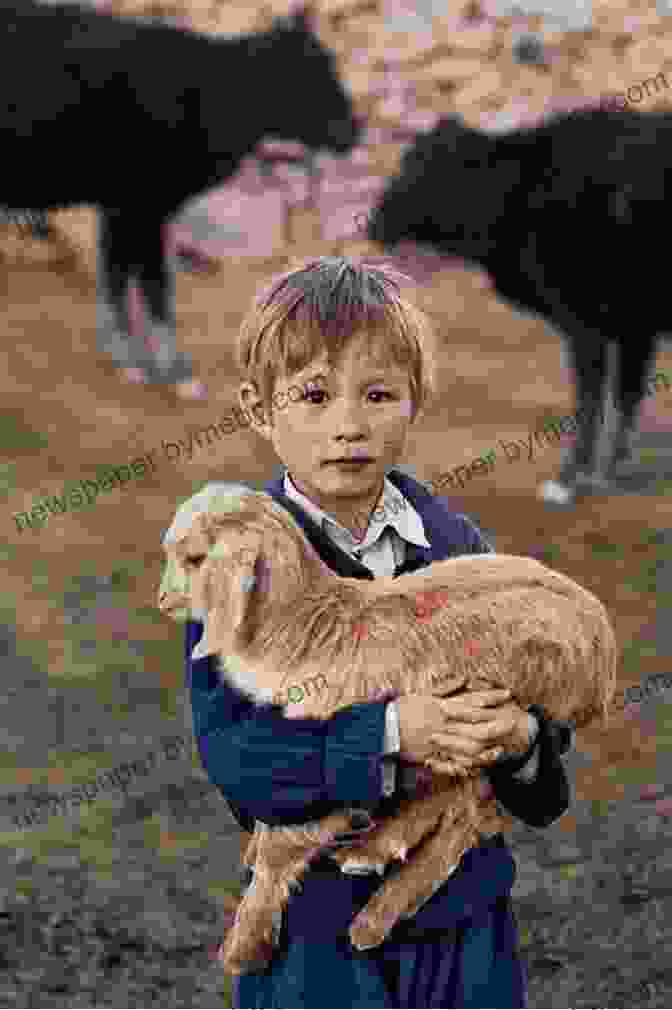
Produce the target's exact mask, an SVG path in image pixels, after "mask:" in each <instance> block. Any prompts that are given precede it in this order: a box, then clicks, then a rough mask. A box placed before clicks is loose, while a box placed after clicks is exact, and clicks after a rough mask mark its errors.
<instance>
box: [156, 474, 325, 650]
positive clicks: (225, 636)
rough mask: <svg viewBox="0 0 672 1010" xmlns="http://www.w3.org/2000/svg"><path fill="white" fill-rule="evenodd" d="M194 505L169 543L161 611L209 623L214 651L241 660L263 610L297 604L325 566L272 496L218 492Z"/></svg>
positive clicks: (208, 640) (208, 637)
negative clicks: (297, 600)
mask: <svg viewBox="0 0 672 1010" xmlns="http://www.w3.org/2000/svg"><path fill="white" fill-rule="evenodd" d="M196 507H198V508H201V509H202V511H192V512H191V514H190V515H189V516H188V517H187V516H184V517H183V521H182V523H181V524H178V525H177V527H174V528H173V530H172V531H171V532H172V533H173V537H172V538H168V537H167V538H166V542H165V544H164V547H165V551H166V555H167V562H168V563H167V568H166V572H165V575H164V579H163V581H162V583H161V589H160V591H159V608H160V609H161V610H162V611H163V612H164V613H167V614H168V615H169V616H171V617H173V619H175V620H186V619H188V618H189V616H192V617H194V618H195V617H198V618H200V619H201V620H204V622H205V624H206V628H205V633H204V639H205V641H204V645H205V644H206V643H207V651H208V652H213V653H218V654H220V655H223V656H227V655H229V656H240V655H241V653H242V652H243V651H244V650H245V648H246V647H247V646H249V644H250V642H251V641H252V640H253V638H254V633H255V630H256V629H257V628H258V627H259V626H260V624H261V623H263V620H264V615H265V613H266V612H268V611H269V610H270V608H272V607H273V608H276V607H278V606H281V607H282V608H286V607H291V604H292V600H294V599H295V598H296V597H297V596H298V595H300V594H302V593H304V592H305V591H306V589H307V587H308V585H310V584H311V583H312V582H313V581H314V580H315V578H316V576H317V577H319V576H320V575H323V574H324V569H325V568H326V566H324V565H323V563H322V562H321V561H320V559H319V557H318V556H317V554H316V552H315V551H314V550H313V549H312V548H311V547H310V545H309V544H308V543H307V541H306V539H305V538H304V535H303V532H302V530H301V529H300V527H299V526H298V524H297V523H296V522H295V520H294V519H293V518H292V516H291V515H290V514H289V513H288V512H287V511H286V510H285V509H283V508H282V507H281V506H279V505H278V504H276V502H274V501H273V499H272V498H270V497H269V496H268V495H266V494H263V493H260V492H255V491H251V490H250V489H248V488H245V489H244V490H243V492H241V491H239V490H236V491H221V490H218V491H217V492H216V493H215V494H213V495H212V496H211V497H210V499H209V500H208V501H207V502H204V503H203V505H197V506H196ZM187 524H188V525H187ZM327 571H328V569H327Z"/></svg>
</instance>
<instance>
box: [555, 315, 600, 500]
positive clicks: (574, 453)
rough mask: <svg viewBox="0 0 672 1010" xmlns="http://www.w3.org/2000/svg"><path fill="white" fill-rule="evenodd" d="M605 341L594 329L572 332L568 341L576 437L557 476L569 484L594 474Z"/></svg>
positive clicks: (563, 482) (562, 481)
mask: <svg viewBox="0 0 672 1010" xmlns="http://www.w3.org/2000/svg"><path fill="white" fill-rule="evenodd" d="M607 349H608V344H607V341H606V340H603V339H600V337H599V335H598V334H596V333H594V332H589V331H587V332H584V333H580V334H578V335H577V336H575V337H574V338H573V339H572V340H571V341H570V345H569V351H570V357H571V362H572V366H573V368H574V375H575V382H576V441H575V443H574V445H573V446H572V447H571V449H569V450H568V451H567V452H566V453H565V455H564V459H563V461H562V465H561V468H560V475H559V479H560V482H561V483H562V484H573V483H575V482H576V481H577V479H584V478H585V479H590V478H591V477H597V476H598V473H597V471H598V467H599V459H598V447H599V439H600V432H601V427H602V421H603V418H604V400H605V395H606V381H607V365H608V350H607Z"/></svg>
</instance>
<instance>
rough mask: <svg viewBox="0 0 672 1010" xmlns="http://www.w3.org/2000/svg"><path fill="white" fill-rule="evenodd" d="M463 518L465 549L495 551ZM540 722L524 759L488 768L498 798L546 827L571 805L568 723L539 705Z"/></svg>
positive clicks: (527, 819)
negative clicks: (565, 760) (564, 759)
mask: <svg viewBox="0 0 672 1010" xmlns="http://www.w3.org/2000/svg"><path fill="white" fill-rule="evenodd" d="M461 518H462V519H463V520H464V548H465V549H464V553H465V554H494V553H495V551H494V548H493V547H492V546H491V545H490V544H489V543H488V542H487V540H486V539H485V537H484V536H483V534H482V533H481V531H480V530H479V528H478V526H477V525H476V524H475V523H474V522H472V520H470V519H469V518H468V517H467V516H462V517H461ZM533 708H534V715H535V716H536V717H537V721H538V723H539V732H538V735H537V736H536V740H535V745H534V746H533V747H532V748H531V750H530V751H529V752H528V754H526V755H525V756H524V757H523V758H522V759H510V760H506V761H502V760H500V761H499V762H498V763H496V764H494V765H491V766H490V767H489V768H487V769H486V771H487V773H488V777H489V779H490V782H491V785H492V788H493V790H494V793H495V796H496V798H497V799H498V800H499V802H500V803H501V804H502V806H503V807H506V809H507V810H508V811H509V812H510V813H511V814H513V816H514V817H518V818H519V819H520V820H521V821H523V822H524V823H525V824H529V825H531V826H532V827H534V828H547V827H548V826H549V825H550V824H552V823H553V822H554V821H557V819H558V818H559V817H562V815H563V814H564V813H565V811H566V810H567V809H568V808H569V805H570V789H569V782H568V780H567V774H566V772H565V768H564V765H563V763H562V761H561V760H560V754H561V753H563V752H564V750H567V749H568V747H569V744H567V746H563V745H564V743H565V741H564V737H563V729H564V728H565V727H566V724H564V723H559V722H552V721H551V720H548V719H547V717H546V716H545V715H544V713H543V712H542V710H540V709H538V708H537V707H536V706H533Z"/></svg>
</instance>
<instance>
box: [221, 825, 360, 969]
mask: <svg viewBox="0 0 672 1010" xmlns="http://www.w3.org/2000/svg"><path fill="white" fill-rule="evenodd" d="M350 827H351V819H350V816H349V815H348V814H347V813H338V814H331V815H330V816H329V817H325V818H324V819H323V820H321V821H320V822H319V823H318V824H316V825H313V826H308V825H296V826H295V827H291V828H275V829H273V830H269V829H268V828H265V827H264V828H262V829H261V830H260V831H259V832H258V833H257V831H255V838H254V840H253V843H251V845H252V844H254V842H255V840H256V863H255V869H254V881H253V883H252V885H251V886H250V888H249V889H248V891H247V893H246V894H245V897H244V898H243V900H242V901H241V903H240V905H239V906H238V911H237V913H236V919H235V922H234V924H233V926H232V927H231V929H230V930H229V932H228V934H227V937H226V940H225V942H224V945H223V949H222V963H223V965H224V968H225V970H226V971H227V972H228V973H229V974H231V975H240V974H242V973H243V972H247V971H250V970H252V969H251V966H252V965H254V966H255V969H256V970H259V966H262V965H263V964H265V963H267V962H268V960H269V958H270V956H271V954H272V951H273V921H274V913H275V914H281V913H282V910H283V909H284V907H285V905H286V903H287V901H288V899H289V895H290V893H291V891H292V890H293V889H295V888H296V887H298V886H299V885H300V881H301V878H302V877H303V875H304V874H305V872H306V869H307V868H308V865H309V863H310V860H311V859H312V858H313V857H314V856H316V855H317V853H318V851H319V850H320V849H322V848H324V847H325V845H327V844H328V842H329V841H330V840H331V839H332V838H333V836H334V835H335V834H338V833H340V832H343V831H347V830H348V829H350ZM249 854H250V853H249V850H248V852H247V853H246V854H245V856H246V861H247V859H248V856H249Z"/></svg>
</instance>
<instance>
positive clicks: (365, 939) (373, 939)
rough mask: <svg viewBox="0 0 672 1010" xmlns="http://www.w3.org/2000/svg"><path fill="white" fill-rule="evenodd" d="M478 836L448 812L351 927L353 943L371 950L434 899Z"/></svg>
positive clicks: (376, 893) (355, 945)
mask: <svg viewBox="0 0 672 1010" xmlns="http://www.w3.org/2000/svg"><path fill="white" fill-rule="evenodd" d="M478 839H479V836H478V832H477V831H476V829H475V828H473V827H471V826H469V821H468V820H467V819H466V818H460V819H458V820H457V821H456V820H455V819H454V818H453V817H452V816H450V815H449V814H444V816H443V817H442V818H441V821H440V823H439V827H438V830H437V831H436V832H435V833H434V834H433V835H432V836H431V837H430V838H428V839H427V840H426V841H425V842H423V843H422V844H421V845H420V847H419V848H418V849H417V850H416V851H415V852H414V853H413V858H412V860H411V862H409V863H406V864H405V865H404V866H402V867H401V869H400V870H399V872H398V873H397V874H396V875H395V876H393V877H390V878H389V879H388V880H386V881H385V883H384V884H383V885H382V887H380V888H379V889H378V890H377V891H376V892H375V894H374V895H373V896H372V897H371V898H370V899H369V901H368V902H367V904H366V905H365V906H364V908H363V909H362V910H361V912H360V913H359V914H358V915H357V916H356V918H355V919H354V921H353V923H352V925H351V926H350V939H351V941H352V944H353V946H354V947H355V948H356V949H357V950H368V949H369V948H371V947H377V946H378V945H379V944H381V943H382V942H383V940H384V939H385V937H386V936H387V935H388V933H390V931H391V930H392V928H393V927H394V926H395V924H396V923H397V922H398V921H399V919H400V918H401V916H402V915H405V914H412V913H413V912H414V911H415V909H416V908H417V907H418V906H419V905H420V904H421V902H423V901H425V900H426V899H428V898H431V896H432V894H434V892H435V891H437V890H438V889H439V887H440V886H441V885H442V884H443V882H444V881H445V880H446V879H447V877H448V872H449V870H450V868H451V866H454V865H456V864H457V863H459V861H460V859H461V858H462V855H463V854H464V853H465V852H466V851H467V849H470V848H472V847H473V846H474V845H476V844H478Z"/></svg>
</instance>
